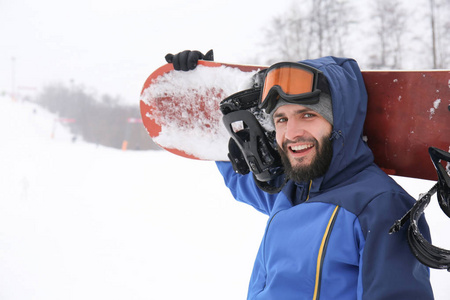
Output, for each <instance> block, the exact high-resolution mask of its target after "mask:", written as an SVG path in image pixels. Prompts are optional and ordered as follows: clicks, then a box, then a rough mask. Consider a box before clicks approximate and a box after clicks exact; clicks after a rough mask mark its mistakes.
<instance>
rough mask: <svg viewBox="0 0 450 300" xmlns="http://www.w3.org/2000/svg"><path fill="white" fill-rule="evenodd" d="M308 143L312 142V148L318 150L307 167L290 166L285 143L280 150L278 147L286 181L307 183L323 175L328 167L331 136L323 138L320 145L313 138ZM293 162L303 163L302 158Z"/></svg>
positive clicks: (330, 156)
mask: <svg viewBox="0 0 450 300" xmlns="http://www.w3.org/2000/svg"><path fill="white" fill-rule="evenodd" d="M308 141H309V142H313V143H314V147H315V148H316V149H318V150H317V153H316V156H315V157H314V158H313V160H312V162H311V163H310V164H309V165H297V166H292V163H291V161H290V160H289V157H288V156H287V154H286V153H287V152H288V151H289V149H288V147H287V145H286V144H287V143H286V142H285V143H283V147H282V149H280V147H278V152H279V153H280V156H281V162H282V163H283V166H284V172H285V174H286V176H287V178H288V179H292V180H294V181H295V182H308V181H310V180H313V179H315V178H318V177H321V176H323V175H325V173H326V172H327V171H328V168H329V166H330V163H331V158H332V157H333V147H332V145H331V135H330V136H325V137H323V138H322V140H321V143H320V144H319V142H318V141H317V140H316V139H314V138H313V139H312V140H308ZM320 145H322V146H320ZM295 160H296V161H297V162H300V163H301V162H302V161H303V158H297V159H295Z"/></svg>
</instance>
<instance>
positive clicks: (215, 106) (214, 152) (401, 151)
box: [140, 61, 450, 180]
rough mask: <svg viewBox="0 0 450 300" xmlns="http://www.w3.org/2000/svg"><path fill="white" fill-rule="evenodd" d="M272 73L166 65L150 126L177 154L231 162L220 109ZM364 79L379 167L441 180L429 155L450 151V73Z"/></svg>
mask: <svg viewBox="0 0 450 300" xmlns="http://www.w3.org/2000/svg"><path fill="white" fill-rule="evenodd" d="M264 68H266V67H262V66H248V65H232V64H225V63H218V62H211V61H199V66H198V67H197V68H196V69H195V70H193V71H189V72H180V71H174V70H173V66H172V64H166V65H163V66H162V67H160V68H159V69H157V70H156V71H155V72H153V73H152V74H151V75H150V76H149V77H148V78H147V80H146V81H145V83H144V86H143V88H142V92H141V98H140V109H141V116H142V120H143V123H144V126H145V127H146V129H147V131H148V133H149V135H150V137H151V138H152V139H153V141H154V142H155V143H157V144H158V145H159V146H161V147H162V148H164V149H165V150H167V151H170V152H172V153H174V154H177V155H180V156H183V157H188V158H193V159H201V160H228V157H227V153H228V141H229V139H230V135H229V133H228V132H227V130H226V129H225V126H224V125H223V123H222V116H223V115H222V113H221V111H220V109H219V104H220V102H221V101H222V100H223V99H224V98H226V97H227V96H230V95H232V94H234V93H236V92H239V91H242V90H245V89H248V88H250V87H251V85H252V76H253V75H254V74H255V73H256V72H257V71H259V70H261V69H264ZM363 77H364V81H365V84H366V89H367V93H368V96H369V100H368V111H367V117H366V123H365V126H364V135H365V137H366V138H367V143H368V145H369V147H370V148H371V149H372V151H373V153H374V157H375V163H377V165H378V166H380V167H381V168H382V169H383V170H384V171H385V172H386V173H388V174H391V175H400V176H407V177H415V178H422V179H430V180H435V179H436V178H437V177H436V170H435V168H434V166H433V164H432V163H431V160H430V158H429V154H428V147H436V148H440V149H443V150H445V151H448V150H450V135H449V132H450V71H449V70H446V71H442V70H440V71H363ZM258 120H259V121H260V122H261V123H262V124H261V125H262V126H263V127H264V128H269V127H270V124H268V123H270V122H267V120H266V119H264V118H259V119H258ZM265 123H266V124H265Z"/></svg>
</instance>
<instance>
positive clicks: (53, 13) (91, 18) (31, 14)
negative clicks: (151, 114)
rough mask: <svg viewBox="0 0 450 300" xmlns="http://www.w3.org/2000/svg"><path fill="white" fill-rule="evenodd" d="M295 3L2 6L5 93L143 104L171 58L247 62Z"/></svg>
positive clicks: (178, 0) (14, 1) (0, 77)
mask: <svg viewBox="0 0 450 300" xmlns="http://www.w3.org/2000/svg"><path fill="white" fill-rule="evenodd" d="M291 2H292V1H291V0H278V1H276V2H275V1H273V0H254V1H249V0H216V1H212V0H190V1H186V0H159V1H156V0H147V1H145V0H127V1H120V2H119V1H107V0H77V1H61V0H40V1H36V0H0V93H1V92H6V93H9V92H10V91H11V89H12V87H13V85H14V87H15V89H16V90H17V91H18V92H21V93H25V92H27V91H28V92H29V90H30V89H33V88H38V89H39V88H42V87H43V86H44V85H46V84H51V83H55V82H62V83H65V84H69V83H70V82H71V80H72V81H73V82H74V83H75V84H83V85H85V86H86V87H89V88H93V89H94V90H95V91H96V92H97V93H98V94H99V95H102V94H106V93H107V94H110V95H112V96H116V95H120V96H122V97H123V98H124V100H125V101H126V102H127V103H138V102H139V95H140V90H141V88H142V85H143V83H144V81H145V79H146V78H147V76H148V75H149V74H150V73H151V72H152V71H153V70H154V69H156V68H157V67H159V66H160V65H162V64H164V63H165V61H164V56H165V54H166V53H167V52H173V53H176V52H178V51H181V50H185V49H198V50H201V51H202V52H206V51H207V50H209V49H211V48H212V49H214V51H215V57H216V60H217V61H226V62H235V63H245V62H246V61H247V60H248V58H250V57H252V55H254V51H255V49H257V47H258V43H260V42H261V40H262V38H261V36H260V35H261V30H262V28H263V26H264V23H266V22H269V21H270V20H271V18H272V17H273V16H275V15H277V14H280V13H282V12H284V11H285V10H286V9H287V8H288V7H289V5H290V4H291ZM275 3H276V4H275ZM13 82H14V84H13Z"/></svg>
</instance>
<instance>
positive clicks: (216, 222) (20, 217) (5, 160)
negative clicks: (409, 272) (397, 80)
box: [0, 98, 450, 300]
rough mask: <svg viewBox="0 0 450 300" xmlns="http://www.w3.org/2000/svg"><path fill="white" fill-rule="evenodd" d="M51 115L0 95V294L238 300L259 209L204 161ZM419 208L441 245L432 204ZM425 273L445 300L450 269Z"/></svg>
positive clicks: (442, 220) (259, 223)
mask: <svg viewBox="0 0 450 300" xmlns="http://www.w3.org/2000/svg"><path fill="white" fill-rule="evenodd" d="M54 120H55V117H54V116H52V115H50V114H49V113H47V112H45V111H44V110H42V109H40V108H39V107H35V106H33V105H32V104H28V103H20V102H12V101H11V100H10V99H9V98H0V136H1V140H0V151H1V152H0V154H1V155H0V166H1V168H0V299H5V300H11V299H45V300H50V299H83V300H84V299H158V300H159V299H245V297H246V291H247V284H248V280H249V276H250V273H251V269H252V265H253V260H254V257H255V255H256V251H257V249H258V246H259V242H260V239H261V237H262V234H263V231H264V227H265V222H266V217H265V216H263V215H261V214H259V213H257V212H256V211H255V210H253V209H252V208H250V207H247V206H246V205H244V204H240V203H238V202H235V201H233V199H232V197H231V195H230V193H229V191H228V190H227V189H226V188H225V187H224V186H223V183H222V179H221V177H220V175H219V174H218V173H217V171H216V170H215V165H214V164H213V163H211V162H199V161H193V160H188V159H182V158H179V157H177V156H174V155H171V154H168V153H166V152H163V151H146V152H132V151H127V152H123V151H120V150H111V149H107V148H102V147H96V146H95V145H92V144H86V143H83V142H80V141H77V142H76V143H72V141H71V138H72V136H71V134H70V133H68V132H67V131H66V130H65V129H64V128H63V127H62V126H61V125H59V124H57V123H56V122H55V121H54ZM52 133H53V138H51V135H52ZM396 179H398V180H402V183H403V185H404V186H405V187H406V188H407V189H408V191H410V192H411V193H412V195H414V196H416V195H417V194H418V193H420V192H423V191H426V190H427V189H428V188H430V187H431V186H432V184H433V183H432V182H429V181H420V180H411V179H408V180H405V179H402V178H396ZM426 213H427V217H428V220H429V223H430V227H431V230H432V234H433V238H434V244H436V245H438V246H441V247H445V248H448V249H450V238H449V237H448V234H447V230H450V222H449V219H448V218H447V217H446V216H444V215H443V213H442V212H441V211H440V210H439V208H438V207H437V204H436V201H435V200H433V203H432V204H431V205H430V207H429V208H427V210H426ZM432 280H433V286H434V289H435V294H436V299H447V298H446V297H448V294H449V293H450V287H449V286H448V281H449V280H450V274H448V273H447V272H446V271H442V270H437V271H434V270H433V271H432Z"/></svg>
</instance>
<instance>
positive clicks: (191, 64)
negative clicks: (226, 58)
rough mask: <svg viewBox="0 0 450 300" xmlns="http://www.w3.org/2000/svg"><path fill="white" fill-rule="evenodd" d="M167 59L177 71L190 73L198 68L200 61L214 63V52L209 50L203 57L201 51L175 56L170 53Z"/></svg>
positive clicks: (187, 51)
mask: <svg viewBox="0 0 450 300" xmlns="http://www.w3.org/2000/svg"><path fill="white" fill-rule="evenodd" d="M165 59H166V61H167V62H168V63H169V64H170V63H172V64H173V68H174V69H175V70H177V71H179V70H183V71H189V70H194V69H195V67H197V63H198V60H199V59H202V60H210V61H213V60H214V52H213V50H209V51H208V52H206V54H205V55H203V53H201V52H200V51H196V50H195V51H190V50H185V51H183V52H180V53H178V54H175V55H173V54H171V53H169V54H167V55H166V57H165Z"/></svg>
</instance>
